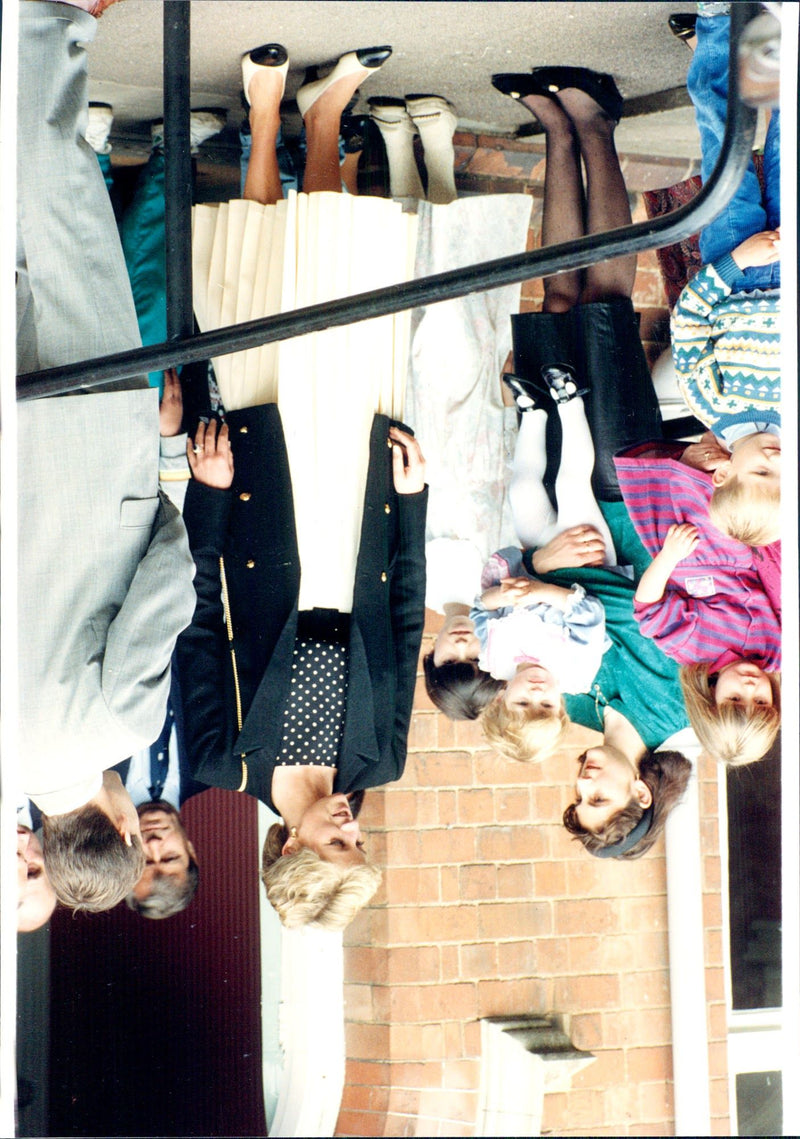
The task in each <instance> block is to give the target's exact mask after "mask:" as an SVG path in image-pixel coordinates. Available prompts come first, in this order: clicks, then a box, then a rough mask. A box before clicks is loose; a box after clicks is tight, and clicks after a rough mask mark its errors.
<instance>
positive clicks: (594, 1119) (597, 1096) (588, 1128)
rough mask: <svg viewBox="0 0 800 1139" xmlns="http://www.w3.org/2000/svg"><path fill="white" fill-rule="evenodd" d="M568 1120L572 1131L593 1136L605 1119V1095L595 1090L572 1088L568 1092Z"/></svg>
mask: <svg viewBox="0 0 800 1139" xmlns="http://www.w3.org/2000/svg"><path fill="white" fill-rule="evenodd" d="M566 1116H567V1120H568V1121H569V1128H570V1130H574V1131H575V1132H576V1133H577V1134H584V1135H593V1134H594V1129H595V1127H596V1126H597V1124H598V1123H602V1122H604V1119H603V1093H602V1091H599V1090H595V1089H593V1088H591V1089H590V1088H580V1089H575V1088H571V1089H570V1090H569V1091H568V1092H567V1110H566Z"/></svg>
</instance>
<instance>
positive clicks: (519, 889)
mask: <svg viewBox="0 0 800 1139" xmlns="http://www.w3.org/2000/svg"><path fill="white" fill-rule="evenodd" d="M497 896H498V897H499V898H524V899H528V898H531V897H533V896H534V890H533V866H532V865H531V863H529V862H511V863H509V864H507V865H506V866H498V867H497Z"/></svg>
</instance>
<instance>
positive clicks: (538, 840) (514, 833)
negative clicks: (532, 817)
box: [476, 826, 550, 862]
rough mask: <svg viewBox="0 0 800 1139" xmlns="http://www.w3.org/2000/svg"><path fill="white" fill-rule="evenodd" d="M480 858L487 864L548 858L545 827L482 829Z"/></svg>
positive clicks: (478, 850) (478, 852)
mask: <svg viewBox="0 0 800 1139" xmlns="http://www.w3.org/2000/svg"><path fill="white" fill-rule="evenodd" d="M476 845H477V855H478V858H480V859H484V860H485V861H487V862H523V861H531V860H533V859H538V858H547V857H548V856H549V854H550V847H549V840H548V836H547V834H546V833H545V828H544V827H535V826H528V827H519V826H518V827H499V826H498V827H482V828H481V829H480V830H479V831H478V833H477V844H476Z"/></svg>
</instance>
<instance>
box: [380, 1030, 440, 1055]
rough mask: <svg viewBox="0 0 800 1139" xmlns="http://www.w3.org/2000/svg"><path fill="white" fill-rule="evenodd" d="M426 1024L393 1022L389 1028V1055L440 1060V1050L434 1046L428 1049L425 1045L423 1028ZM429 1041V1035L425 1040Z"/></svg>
mask: <svg viewBox="0 0 800 1139" xmlns="http://www.w3.org/2000/svg"><path fill="white" fill-rule="evenodd" d="M427 1028H428V1025H422V1024H394V1025H392V1028H391V1049H392V1051H391V1055H392V1058H394V1057H396V1058H397V1059H398V1060H422V1059H423V1058H425V1059H427V1058H430V1059H432V1060H441V1059H442V1058H443V1057H442V1050H441V1046H440V1047H439V1048H434V1049H433V1050H431V1051H428V1050H427V1049H426V1047H425V1042H426V1041H425V1036H424V1033H425V1030H426V1029H427ZM427 1042H428V1043H430V1042H431V1041H430V1036H429V1037H428V1040H427Z"/></svg>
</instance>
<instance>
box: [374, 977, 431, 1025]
mask: <svg viewBox="0 0 800 1139" xmlns="http://www.w3.org/2000/svg"><path fill="white" fill-rule="evenodd" d="M425 991H426V990H425V988H424V987H420V986H417V985H376V986H375V993H374V997H373V1004H374V1006H375V1019H376V1020H379V1021H382V1022H383V1023H385V1024H391V1025H396V1024H415V1023H419V1022H421V1021H426V1020H428V1017H427V1016H426V1015H425V1013H424V1012H423V1011H422V1005H421V994H422V993H424V992H425Z"/></svg>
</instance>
